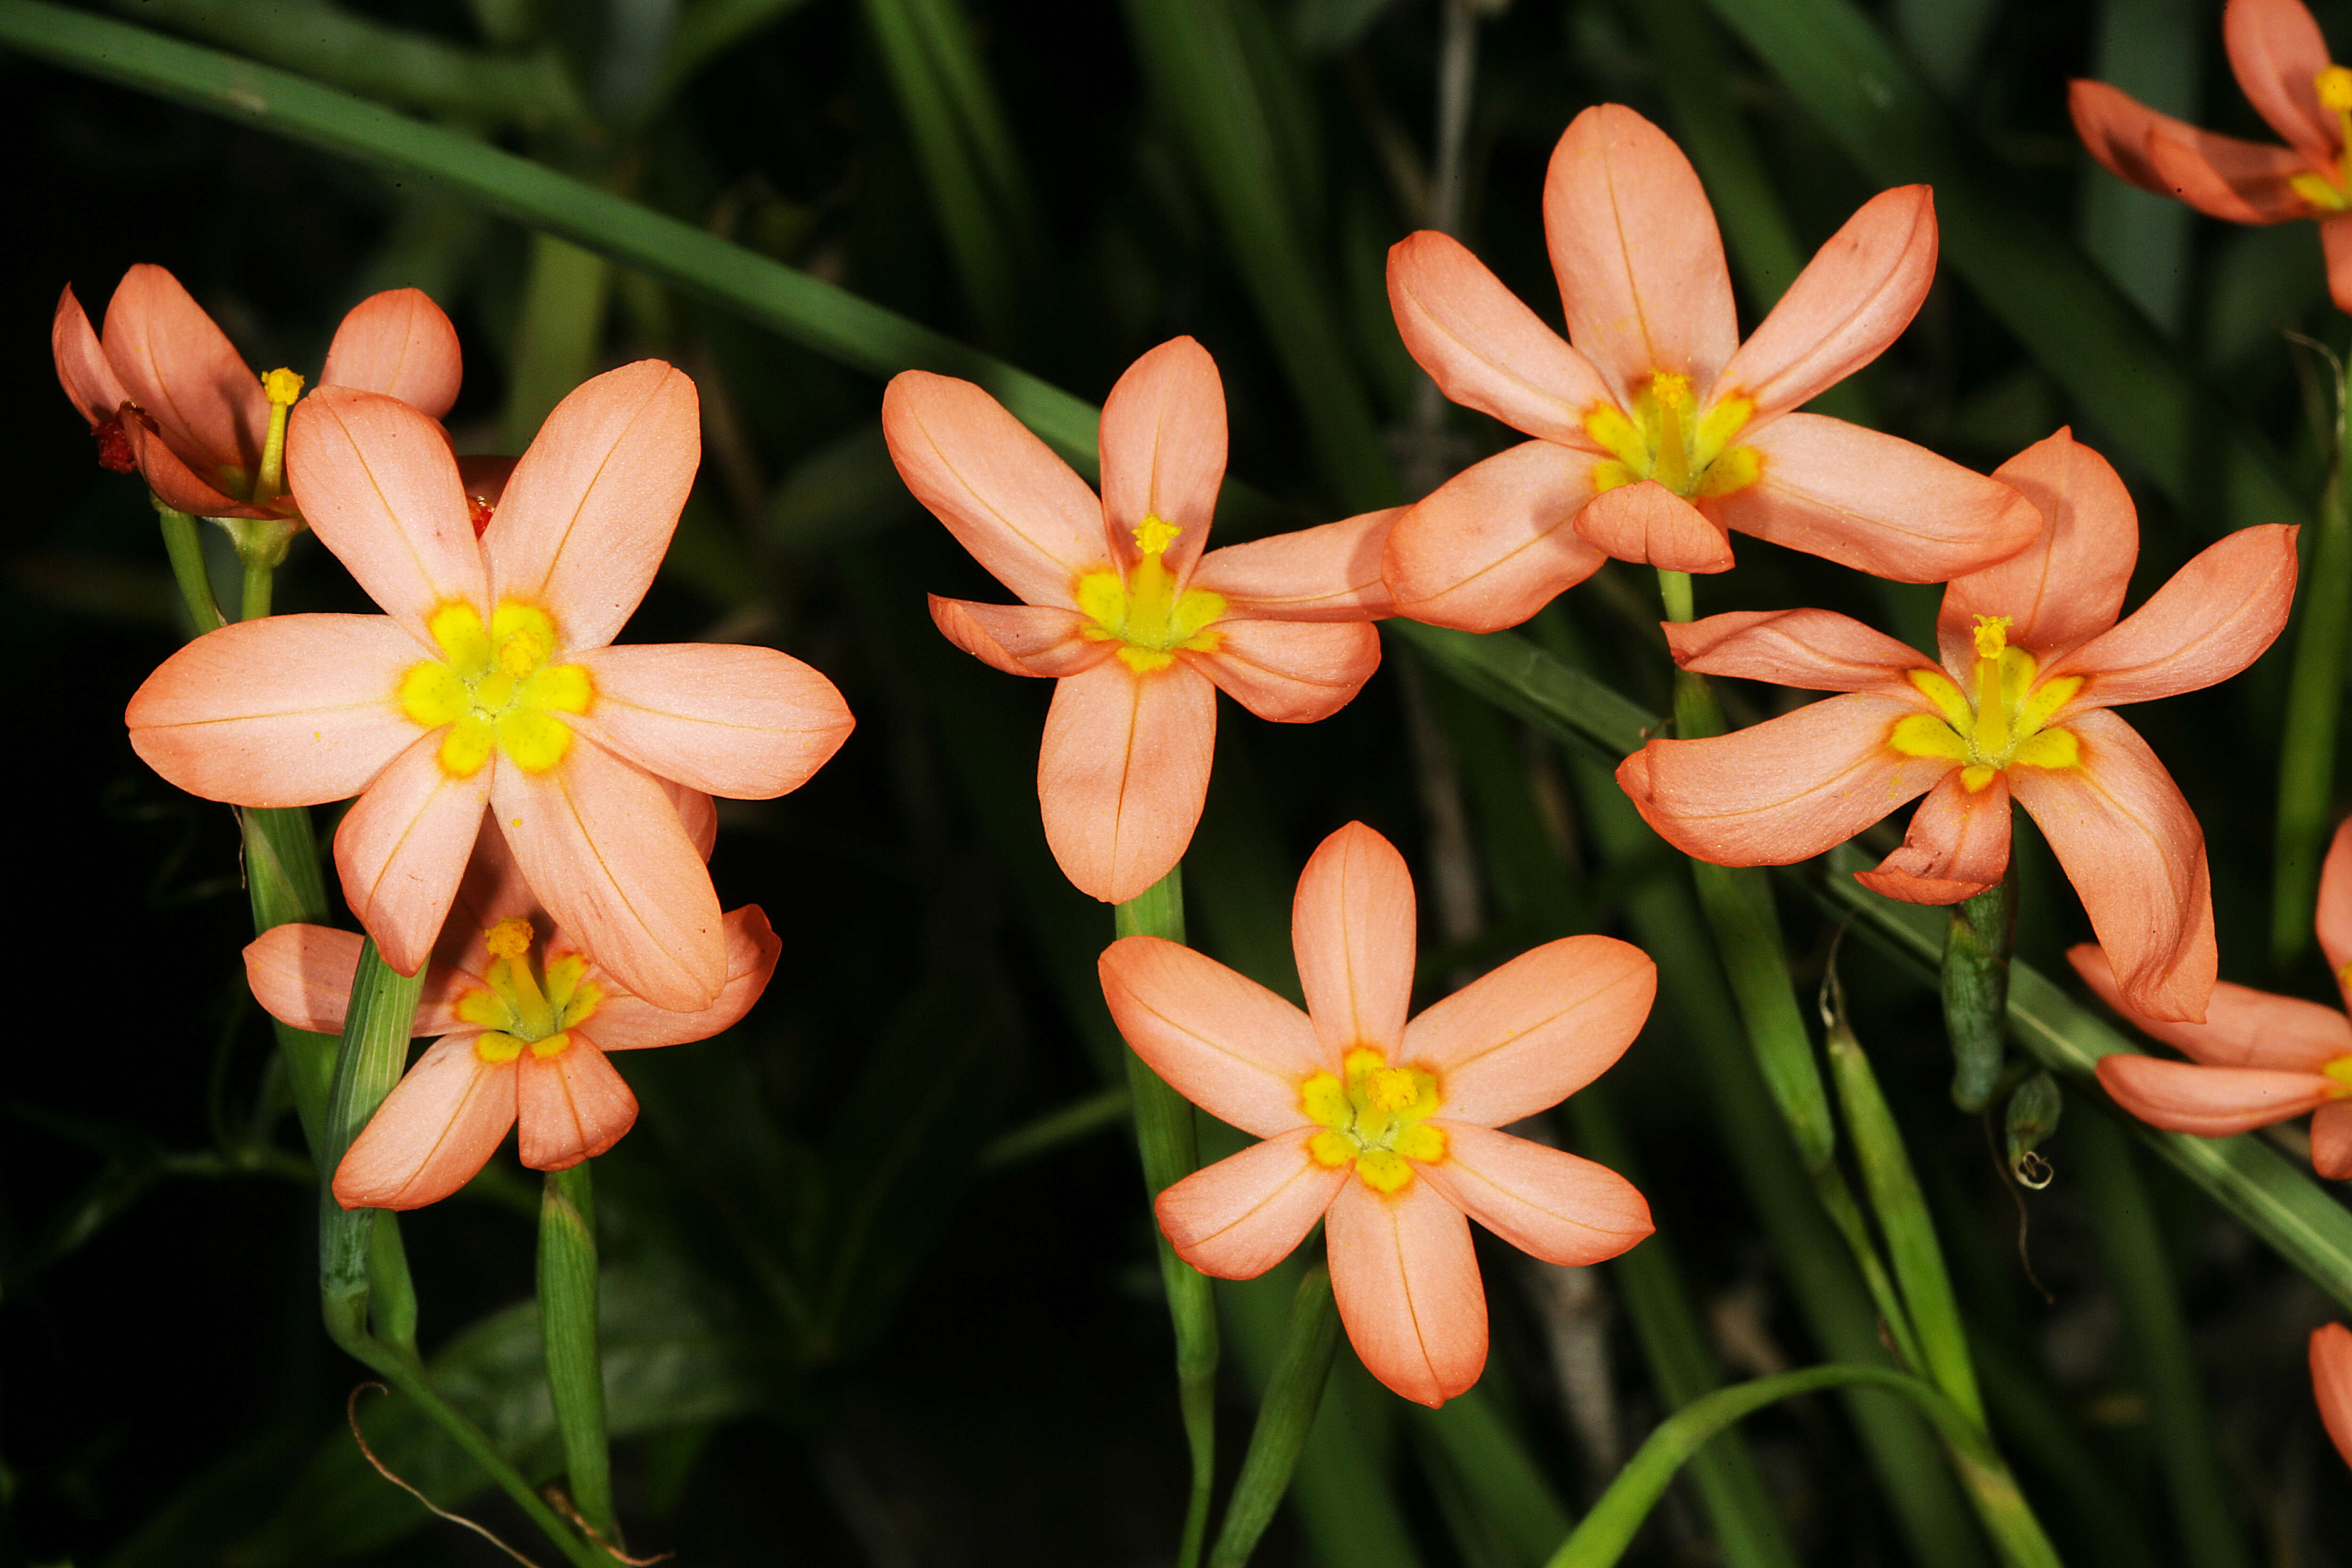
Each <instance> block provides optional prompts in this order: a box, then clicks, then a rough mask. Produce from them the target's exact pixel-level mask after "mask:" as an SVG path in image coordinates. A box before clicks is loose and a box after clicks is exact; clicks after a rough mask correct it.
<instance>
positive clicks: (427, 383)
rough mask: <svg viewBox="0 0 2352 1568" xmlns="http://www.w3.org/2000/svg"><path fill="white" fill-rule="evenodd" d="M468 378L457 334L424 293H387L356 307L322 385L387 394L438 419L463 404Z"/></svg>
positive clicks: (331, 352)
mask: <svg viewBox="0 0 2352 1568" xmlns="http://www.w3.org/2000/svg"><path fill="white" fill-rule="evenodd" d="M464 378H465V361H464V359H463V357H462V356H461V355H460V354H459V353H458V350H457V328H455V327H453V326H451V325H450V324H449V318H448V317H447V316H446V315H444V314H443V313H442V310H441V307H440V306H438V305H436V304H435V303H434V302H433V300H431V298H430V297H428V296H427V295H426V294H425V290H423V289H385V290H384V291H383V293H381V294H371V295H369V296H368V297H367V298H366V299H364V300H361V301H360V302H359V303H358V304H356V305H354V306H352V308H351V310H350V312H349V313H348V314H346V315H345V316H344V317H343V320H342V324H341V326H339V327H337V328H336V329H335V341H334V342H331V343H329V344H328V345H327V363H326V365H325V366H324V367H323V368H322V369H321V370H320V372H319V384H320V385H321V386H355V387H358V388H359V389H360V390H361V391H362V392H381V393H383V395H385V396H386V397H397V398H399V399H400V400H401V401H402V402H403V403H405V404H407V405H409V406H410V407H411V408H414V409H415V410H416V411H417V412H418V413H419V414H429V415H431V416H433V417H434V418H436V419H438V418H440V417H441V416H443V415H445V414H446V413H448V412H449V409H450V407H451V405H454V404H455V403H456V402H457V388H458V385H459V384H460V383H461V382H462V381H463V380H464Z"/></svg>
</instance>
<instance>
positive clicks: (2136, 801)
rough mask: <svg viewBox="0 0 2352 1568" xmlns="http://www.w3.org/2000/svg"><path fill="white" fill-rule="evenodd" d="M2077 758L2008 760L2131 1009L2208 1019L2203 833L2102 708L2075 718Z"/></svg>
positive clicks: (2014, 783) (2208, 911) (2148, 756)
mask: <svg viewBox="0 0 2352 1568" xmlns="http://www.w3.org/2000/svg"><path fill="white" fill-rule="evenodd" d="M2066 728H2067V730H2069V731H2072V732H2073V734H2074V738H2075V741H2076V742H2077V743H2078V744H2079V746H2080V761H2079V763H2077V764H2076V765H2075V766H2074V767H2068V768H2038V767H2029V766H2027V765H2025V764H2024V763H2012V764H2011V766H2010V769H2009V787H2010V788H2011V790H2012V791H2014V792H2015V794H2016V795H2017V803H2018V804H2019V805H2022V806H2023V807H2025V809H2026V810H2027V811H2028V812H2030V813H2031V814H2032V817H2033V820H2034V823H2035V825H2036V826H2039V827H2040V828H2041V829H2042V837H2044V838H2047V839H2048V840H2049V841H2050V847H2051V849H2052V850H2053V851H2054V852H2055V853H2056V854H2057V857H2058V864H2059V865H2060V866H2061V867H2063V868H2064V869H2065V872H2066V876H2067V879H2068V880H2070V881H2072V882H2073V883H2074V891H2075V893H2076V894H2077V895H2079V896H2080V897H2081V899H2082V900H2083V910H2084V913H2085V914H2087V915H2089V916H2090V917H2091V930H2092V931H2094V932H2095V933H2096V934H2097V936H2098V939H2099V945H2100V946H2101V947H2103V948H2105V950H2106V955H2107V961H2108V962H2109V963H2112V964H2114V965H2115V971H2116V988H2117V990H2119V991H2120V992H2121V993H2122V994H2123V998H2124V1000H2125V1001H2126V1003H2127V1004H2129V1005H2130V1007H2131V1010H2132V1011H2133V1012H2135V1013H2137V1014H2140V1015H2142V1016H2146V1017H2149V1018H2158V1019H2165V1020H2186V1021H2188V1022H2189V1023H2197V1022H2200V1021H2201V1020H2202V1019H2203V1018H2204V1016H2205V1005H2206V999H2207V998H2208V997H2210V996H2211V995H2212V994H2213V973H2214V967H2215V952H2214V947H2213V889H2212V884H2211V881H2210V879H2209V877H2208V876H2207V872H2206V867H2205V835H2204V832H2203V831H2202V830H2201V829H2200V828H2199V826H2197V817H2196V815H2195V814H2194V813H2192V812H2191V811H2190V810H2189V803H2188V802H2187V801H2185V800H2183V799H2181V797H2180V789H2179V785H2177V784H2174V783H2173V782H2172V775H2171V774H2170V773H2167V772H2165V771H2164V764H2163V763H2160V762H2158V761H2157V760H2156V753H2155V752H2151V751H2149V750H2148V749H2147V742H2145V741H2143V740H2141V739H2140V738H2139V734H2138V732H2137V731H2135V730H2134V729H2133V728H2132V727H2131V726H2130V725H2128V724H2126V723H2125V722H2124V721H2122V720H2121V719H2118V718H2116V716H2115V715H2114V714H2113V713H2110V712H2107V711H2105V710H2093V711H2091V712H2088V713H2084V714H2080V715H2078V716H2076V717H2075V718H2074V719H2072V720H2070V721H2068V722H2067V725H2066Z"/></svg>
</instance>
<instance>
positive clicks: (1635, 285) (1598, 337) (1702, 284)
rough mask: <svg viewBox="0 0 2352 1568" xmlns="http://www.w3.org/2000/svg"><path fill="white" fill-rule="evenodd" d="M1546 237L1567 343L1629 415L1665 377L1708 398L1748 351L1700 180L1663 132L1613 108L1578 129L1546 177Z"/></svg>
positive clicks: (1606, 106)
mask: <svg viewBox="0 0 2352 1568" xmlns="http://www.w3.org/2000/svg"><path fill="white" fill-rule="evenodd" d="M1544 237H1545V239H1546V241H1547V242H1548V243H1549V246H1550V247H1551V265H1552V271H1553V273H1554V274H1555V275H1556V276H1557V277H1558V278H1559V297H1560V300H1561V301H1562V303H1563V304H1565V305H1566V306H1567V309H1568V341H1569V342H1571V343H1574V344H1575V345H1576V347H1577V348H1578V350H1579V351H1580V352H1581V353H1583V355H1584V357H1585V358H1587V359H1588V360H1590V361H1591V362H1592V363H1593V365H1594V367H1595V368H1596V369H1598V370H1599V371H1600V372H1601V374H1602V375H1603V376H1605V377H1607V378H1608V381H1609V383H1610V384H1611V385H1612V386H1613V387H1614V388H1615V389H1616V391H1617V395H1618V401H1619V402H1620V403H1621V404H1625V405H1631V403H1632V401H1633V395H1634V393H1636V392H1637V391H1639V390H1640V389H1641V388H1643V386H1646V385H1647V384H1649V380H1650V378H1651V377H1652V376H1653V375H1655V374H1659V373H1661V372H1667V373H1672V374H1676V375H1687V376H1689V377H1690V378H1691V379H1692V381H1693V382H1694V383H1695V384H1696V387H1697V390H1698V393H1699V395H1700V396H1701V397H1705V396H1706V393H1707V389H1708V388H1709V387H1711V386H1713V385H1714V384H1715V378H1716V375H1717V373H1718V372H1720V371H1721V370H1722V369H1723V365H1724V362H1725V361H1727V360H1728V359H1729V358H1730V357H1731V354H1732V351H1733V350H1734V349H1735V348H1737V347H1738V343H1739V325H1738V319H1737V317H1736V316H1735V315H1734V314H1733V312H1732V307H1731V273H1730V271H1729V269H1728V268H1726V267H1725V265H1724V261H1723V237H1722V236H1721V235H1720V234H1719V233H1718V232H1717V229H1716V226H1715V209H1714V208H1713V207H1711V206H1709V205H1707V200H1706V190H1705V189H1704V188H1703V187H1702V186H1701V185H1700V184H1699V183H1698V174H1697V172H1696V171H1695V170H1694V169H1692V167H1691V165H1690V160H1689V159H1688V158H1685V157H1684V156H1683V150H1682V149H1681V148H1680V147H1677V146H1675V143H1674V142H1673V140H1672V139H1671V138H1669V137H1668V136H1667V135H1666V133H1665V132H1663V131H1661V130H1659V129H1658V128H1657V127H1656V126H1654V125H1653V124H1651V123H1650V122H1649V121H1646V120H1644V119H1643V118H1642V117H1641V116H1640V115H1638V114H1636V113H1634V112H1633V110H1630V109H1627V108H1626V107H1624V106H1623V105H1622V104H1616V103H1603V104H1596V105H1594V106H1593V107H1592V108H1591V109H1588V110H1585V111H1584V112H1583V113H1581V114H1580V115H1578V116H1577V117H1576V118H1575V119H1574V120H1573V121H1570V123H1569V127H1568V130H1567V132H1565V133H1564V134H1563V135H1562V136H1561V137H1560V139H1559V145H1558V146H1557V147H1555V148H1553V149H1552V154H1551V166H1550V168H1549V170H1548V171H1547V172H1546V174H1545V175H1544Z"/></svg>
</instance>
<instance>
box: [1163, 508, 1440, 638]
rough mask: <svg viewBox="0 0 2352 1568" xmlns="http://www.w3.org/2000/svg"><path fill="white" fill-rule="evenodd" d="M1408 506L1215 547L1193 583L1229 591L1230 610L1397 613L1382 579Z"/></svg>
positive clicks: (1353, 616) (1364, 615) (1318, 617)
mask: <svg viewBox="0 0 2352 1568" xmlns="http://www.w3.org/2000/svg"><path fill="white" fill-rule="evenodd" d="M1404 512H1405V509H1404V508H1402V507H1401V506H1392V507H1388V508H1385V509H1383V510H1380V511H1368V512H1364V513H1362V514H1361V515H1360V516H1357V517H1350V518H1343V519H1342V520H1340V521H1338V522H1327V523H1324V524H1322V525H1321V526H1320V527H1318V528H1302V529H1297V530H1295V531H1292V532H1289V533H1276V534H1269V535H1267V536H1266V537H1265V538H1264V539H1253V540H1251V541H1250V542H1248V543H1247V544H1229V545H1227V546H1225V548H1223V550H1212V551H1211V552H1209V553H1208V554H1206V555H1205V556H1203V557H1202V559H1201V563H1200V564H1199V565H1197V566H1195V567H1194V568H1193V569H1192V586H1193V587H1195V588H1202V589H1206V590H1208V591H1209V592H1211V593H1213V594H1218V595H1223V598H1224V600H1225V605H1226V611H1225V613H1226V614H1227V615H1230V616H1253V617H1255V616H1265V617H1271V618H1273V619H1276V620H1285V621H1366V620H1377V619H1379V618H1380V617H1381V616H1392V615H1394V614H1396V601H1395V599H1393V598H1392V597H1391V596H1390V594H1389V590H1388V584H1385V583H1383V582H1382V581H1381V555H1382V554H1383V553H1384V552H1386V550H1387V549H1388V542H1389V532H1390V531H1391V529H1392V528H1393V527H1394V526H1395V525H1396V520H1397V519H1398V518H1401V517H1402V516H1403V515H1404Z"/></svg>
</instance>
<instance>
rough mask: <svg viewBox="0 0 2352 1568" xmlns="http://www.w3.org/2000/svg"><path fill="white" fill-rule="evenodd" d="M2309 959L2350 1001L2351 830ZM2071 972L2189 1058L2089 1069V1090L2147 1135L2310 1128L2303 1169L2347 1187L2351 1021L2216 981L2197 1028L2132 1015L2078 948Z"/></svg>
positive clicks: (2070, 955)
mask: <svg viewBox="0 0 2352 1568" xmlns="http://www.w3.org/2000/svg"><path fill="white" fill-rule="evenodd" d="M2315 924H2316V925H2317V927H2318V930H2319V949H2320V951H2321V952H2324V953H2326V955H2327V963H2328V966H2329V967H2330V968H2332V969H2334V970H2335V971H2336V984H2337V985H2338V986H2339V987H2340V988H2342V990H2343V992H2344V995H2345V997H2346V999H2347V1002H2352V822H2347V823H2345V824H2344V826H2341V827H2339V828H2337V829H2336V841H2335V843H2334V844H2332V845H2330V846H2329V847H2328V850H2327V863H2326V866H2325V867H2324V868H2322V869H2321V871H2320V876H2319V913H2318V918H2317V920H2316V921H2315ZM2066 957H2067V959H2068V961H2069V962H2071V963H2073V964H2074V969H2075V973H2079V974H2080V975H2082V977H2083V979H2084V981H2085V982H2086V983H2087V984H2089V985H2090V987H2091V989H2092V990H2094V991H2095V992H2097V993H2098V994H2099V995H2100V996H2101V997H2102V998H2104V999H2105V1002H2106V1003H2107V1005H2109V1006H2111V1007H2113V1008H2115V1009H2116V1011H2117V1012H2119V1013H2122V1014H2123V1015H2124V1016H2126V1017H2127V1018H2129V1019H2130V1020H2131V1021H2132V1022H2133V1023H2134V1024H2137V1026H2139V1027H2140V1028H2141V1029H2143V1030H2145V1031H2146V1032H2147V1033H2148V1034H2149V1035H2151V1036H2153V1037H2156V1038H2157V1039H2159V1040H2161V1041H2163V1042H2164V1043H2165V1044H2166V1045H2168V1046H2170V1047H2173V1048H2174V1049H2176V1050H2179V1051H2180V1052H2181V1053H2183V1054H2184V1055H2186V1056H2187V1057H2188V1058H2189V1060H2188V1061H2185V1062H2177V1061H2172V1060H2169V1059H2168V1058H2162V1057H2143V1056H2137V1055H2134V1054H2133V1053H2131V1052H2129V1051H2118V1052H2116V1054H2114V1055H2112V1056H2105V1057H2101V1058H2099V1068H2098V1071H2099V1084H2100V1087H2102V1088H2104V1089H2105V1090H2106V1091H2107V1093H2108V1094H2110V1095H2112V1096H2114V1098H2115V1101H2116V1104H2117V1105H2120V1106H2122V1107H2123V1108H2124V1109H2125V1110H2128V1111H2130V1112H2131V1113H2132V1114H2133V1115H2134V1116H2137V1117H2138V1118H2139V1119H2140V1120H2141V1121H2145V1122H2147V1123H2148V1124H2149V1125H2150V1126H2152V1127H2163V1128H2168V1129H2169V1130H2171V1131H2175V1132H2190V1133H2195V1134H2196V1135H2198V1136H2200V1137H2203V1138H2226V1137H2229V1136H2230V1135H2231V1134H2232V1133H2237V1132H2251V1131H2253V1130H2254V1129H2255V1128H2257V1127H2268V1126H2269V1125H2271V1123H2273V1122H2274V1121H2286V1120H2287V1119H2288V1118H2289V1117H2294V1116H2301V1115H2302V1114H2303V1113H2304V1112H2305V1111H2306V1110H2307V1111H2311V1112H2312V1113H2313V1115H2312V1118H2311V1163H2312V1168H2313V1169H2315V1170H2316V1171H2317V1172H2318V1173H2320V1174H2321V1175H2323V1176H2327V1177H2330V1178H2332V1179H2334V1180H2336V1181H2342V1180H2344V1179H2345V1178H2347V1177H2352V1019H2347V1018H2346V1016H2345V1015H2344V1013H2343V1012H2342V1011H2341V1010H2340V1009H2338V1008H2335V1007H2326V1006H2322V1005H2320V1004H2318V1003H2316V1002H2306V1001H2304V1000H2303V999H2302V998H2301V997H2297V996H2278V995H2273V994H2271V993H2270V992H2267V991H2256V990H2254V989H2252V987H2250V986H2245V985H2232V984H2229V983H2228V982H2226V981H2224V982H2222V983H2221V984H2217V985H2216V986H2214V987H2213V1000H2212V1002H2211V1003H2210V1005H2208V1007H2207V1008H2206V1012H2205V1021H2204V1022H2203V1023H2201V1024H2186V1023H2174V1022H2168V1021H2166V1020H2163V1019H2154V1018H2147V1017H2142V1016H2138V1015H2137V1013H2136V1012H2135V1010H2134V1009H2133V1008H2131V1007H2130V1006H2128V1005H2126V1000H2125V998H2124V996H2123V995H2122V994H2120V993H2119V992H2118V991H2117V990H2116V982H2115V976H2114V974H2113V973H2112V972H2111V971H2110V969H2109V967H2108V964H2107V955H2106V954H2105V952H2101V951H2100V950H2099V948H2098V947H2096V946H2095V945H2094V944H2092V943H2090V942H2084V943H2081V944H2080V945H2078V946H2076V947H2074V949H2072V950H2071V951H2069V952H2067V954H2066Z"/></svg>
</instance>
